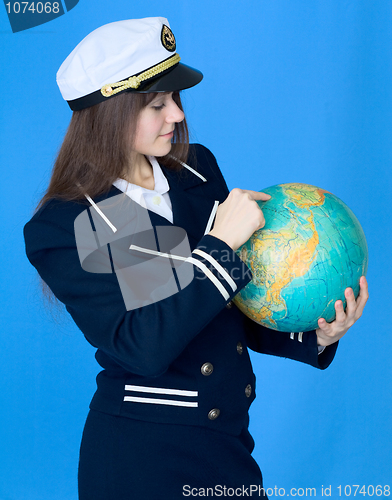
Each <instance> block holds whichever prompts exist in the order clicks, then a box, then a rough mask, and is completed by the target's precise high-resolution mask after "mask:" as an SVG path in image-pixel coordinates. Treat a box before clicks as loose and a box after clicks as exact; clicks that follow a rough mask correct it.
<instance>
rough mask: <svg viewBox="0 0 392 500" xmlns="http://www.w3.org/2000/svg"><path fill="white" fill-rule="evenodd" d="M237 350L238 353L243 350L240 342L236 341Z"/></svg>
mask: <svg viewBox="0 0 392 500" xmlns="http://www.w3.org/2000/svg"><path fill="white" fill-rule="evenodd" d="M237 352H238V354H242V353H243V352H244V348H243V347H242V344H241V342H238V344H237Z"/></svg>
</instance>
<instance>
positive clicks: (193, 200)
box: [154, 167, 215, 248]
mask: <svg viewBox="0 0 392 500" xmlns="http://www.w3.org/2000/svg"><path fill="white" fill-rule="evenodd" d="M162 171H163V173H164V175H165V176H166V178H167V180H168V182H169V186H170V191H169V196H170V200H171V203H172V210H173V224H174V225H175V226H179V227H182V228H183V229H185V231H186V232H187V234H188V237H189V238H190V239H193V240H194V245H192V244H191V246H192V248H193V247H194V246H195V245H196V243H197V242H198V241H200V239H201V238H202V237H203V235H204V232H205V230H206V227H207V223H208V220H209V218H210V215H211V212H212V210H213V208H214V204H215V200H214V199H212V198H209V197H208V198H207V197H206V196H205V195H203V190H202V189H200V187H202V186H203V185H206V184H207V182H208V181H204V180H203V179H201V178H200V177H198V176H197V175H196V174H194V173H193V172H190V171H189V170H188V169H186V168H185V167H184V168H183V169H182V170H181V171H180V172H174V171H172V170H169V169H167V168H165V167H162ZM154 215H157V214H154ZM158 217H159V216H158ZM167 222H169V221H167ZM191 243H192V242H191Z"/></svg>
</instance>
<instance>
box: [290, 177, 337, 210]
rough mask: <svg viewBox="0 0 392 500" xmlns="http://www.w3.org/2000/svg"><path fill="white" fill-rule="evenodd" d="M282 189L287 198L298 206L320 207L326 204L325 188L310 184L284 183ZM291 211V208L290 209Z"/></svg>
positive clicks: (306, 207)
mask: <svg viewBox="0 0 392 500" xmlns="http://www.w3.org/2000/svg"><path fill="white" fill-rule="evenodd" d="M282 189H283V191H284V193H285V194H286V195H287V198H288V199H289V200H290V201H292V202H293V203H295V204H296V205H297V207H298V208H305V209H308V210H309V208H310V207H319V206H321V205H323V204H324V200H325V196H324V194H325V193H328V191H325V189H320V188H318V187H315V186H311V185H309V184H301V185H300V187H299V185H298V184H283V185H282ZM290 212H291V210H290Z"/></svg>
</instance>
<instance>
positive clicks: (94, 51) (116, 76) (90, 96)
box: [57, 17, 203, 111]
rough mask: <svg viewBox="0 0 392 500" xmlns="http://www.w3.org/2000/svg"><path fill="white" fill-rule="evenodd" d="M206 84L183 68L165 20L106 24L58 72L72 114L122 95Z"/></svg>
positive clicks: (67, 59) (156, 19)
mask: <svg viewBox="0 0 392 500" xmlns="http://www.w3.org/2000/svg"><path fill="white" fill-rule="evenodd" d="M202 78H203V75H202V73H201V72H200V71H198V70H196V69H194V68H191V67H190V66H187V65H185V64H182V63H180V56H179V55H178V54H177V52H176V40H175V38H174V35H173V33H172V31H171V29H170V25H169V22H168V20H167V19H166V18H164V17H148V18H145V19H129V20H127V21H118V22H115V23H110V24H105V25H104V26H101V27H100V28H98V29H96V30H94V31H93V32H92V33H90V34H89V35H87V36H86V37H85V38H84V39H83V40H82V41H81V42H80V43H79V45H77V46H76V47H75V49H74V50H73V51H72V52H71V53H70V55H69V56H68V57H67V58H66V59H65V61H64V62H63V64H62V65H61V66H60V69H59V70H58V72H57V84H58V86H59V88H60V92H61V94H62V96H63V98H64V99H65V100H66V101H67V102H68V104H69V106H70V108H71V109H72V110H73V111H78V110H81V109H84V108H88V107H89V106H94V105H95V104H98V103H100V102H104V101H106V100H107V99H109V98H112V97H114V96H116V95H117V94H119V93H121V92H138V93H140V92H142V93H146V92H172V91H178V90H183V89H187V88H189V87H193V86H194V85H196V84H198V83H199V82H200V81H201V80H202Z"/></svg>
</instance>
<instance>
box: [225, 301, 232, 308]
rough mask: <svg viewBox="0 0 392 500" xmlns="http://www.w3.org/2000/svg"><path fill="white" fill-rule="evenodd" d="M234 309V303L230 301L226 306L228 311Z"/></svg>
mask: <svg viewBox="0 0 392 500" xmlns="http://www.w3.org/2000/svg"><path fill="white" fill-rule="evenodd" d="M232 307H233V302H232V301H230V302H229V303H228V304H226V309H231V308H232Z"/></svg>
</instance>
